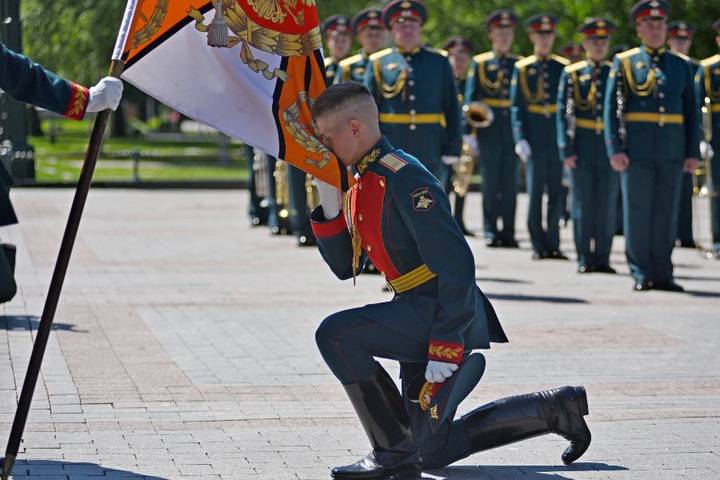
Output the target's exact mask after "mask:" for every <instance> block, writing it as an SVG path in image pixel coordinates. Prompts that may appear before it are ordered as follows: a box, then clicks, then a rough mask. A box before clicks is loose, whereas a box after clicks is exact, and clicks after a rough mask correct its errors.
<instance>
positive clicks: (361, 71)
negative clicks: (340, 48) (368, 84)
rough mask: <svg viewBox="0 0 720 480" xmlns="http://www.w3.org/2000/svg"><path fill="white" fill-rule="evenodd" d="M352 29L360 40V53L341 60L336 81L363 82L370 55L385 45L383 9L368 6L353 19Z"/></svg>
mask: <svg viewBox="0 0 720 480" xmlns="http://www.w3.org/2000/svg"><path fill="white" fill-rule="evenodd" d="M352 29H353V33H354V34H355V36H357V39H358V41H359V42H360V47H361V50H360V53H358V54H357V55H353V56H351V57H348V58H346V59H344V60H341V61H340V64H339V66H338V69H337V73H336V74H335V83H340V82H347V81H348V80H352V81H353V82H358V83H362V82H363V79H364V78H365V70H366V69H367V65H368V62H369V59H370V55H372V54H373V53H375V52H377V51H378V50H381V49H382V48H383V47H384V46H385V34H386V30H385V25H384V24H383V21H382V10H380V9H379V8H372V7H371V8H366V9H365V10H363V11H361V12H360V13H358V14H357V15H355V18H353V20H352Z"/></svg>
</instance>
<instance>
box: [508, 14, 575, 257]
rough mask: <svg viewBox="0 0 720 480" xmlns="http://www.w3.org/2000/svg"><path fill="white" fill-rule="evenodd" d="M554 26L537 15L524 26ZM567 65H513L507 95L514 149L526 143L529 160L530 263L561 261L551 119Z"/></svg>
mask: <svg viewBox="0 0 720 480" xmlns="http://www.w3.org/2000/svg"><path fill="white" fill-rule="evenodd" d="M556 23H557V20H556V19H555V18H554V17H552V16H549V15H536V16H534V17H531V18H530V19H528V20H527V21H526V25H527V26H528V28H529V29H531V30H534V31H553V30H554V29H555V24H556ZM568 64H569V62H568V60H567V59H565V58H563V57H560V56H558V55H552V54H551V55H548V56H547V57H542V58H540V57H537V56H536V55H531V56H529V57H526V58H523V59H522V60H519V61H517V62H516V63H515V69H514V71H513V77H512V82H511V89H510V98H511V103H512V108H511V113H512V124H513V137H514V140H515V143H518V142H520V141H522V140H526V141H527V142H528V143H529V144H530V149H531V151H532V154H531V155H530V158H529V160H528V162H527V188H528V197H529V201H530V205H529V208H528V220H527V226H528V231H529V233H530V240H531V242H532V247H533V251H534V257H535V258H548V257H550V258H565V257H564V256H563V255H562V253H560V232H559V225H558V224H559V220H560V214H561V213H562V198H561V195H562V188H561V187H562V172H563V164H562V161H561V160H560V153H559V151H558V146H557V140H556V139H557V131H556V122H555V113H556V111H557V92H558V85H559V81H560V75H561V74H562V71H563V68H564V67H566V66H567V65H568ZM545 191H547V197H548V201H547V222H546V223H547V229H543V221H542V217H543V215H542V213H543V207H542V199H543V193H544V192H545Z"/></svg>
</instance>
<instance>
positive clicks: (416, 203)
mask: <svg viewBox="0 0 720 480" xmlns="http://www.w3.org/2000/svg"><path fill="white" fill-rule="evenodd" d="M410 197H411V199H412V203H413V208H414V209H415V211H416V212H427V211H428V210H431V209H432V208H433V206H435V198H434V197H433V196H432V193H430V189H429V188H428V187H422V188H418V189H417V190H415V191H414V192H413V193H411V194H410Z"/></svg>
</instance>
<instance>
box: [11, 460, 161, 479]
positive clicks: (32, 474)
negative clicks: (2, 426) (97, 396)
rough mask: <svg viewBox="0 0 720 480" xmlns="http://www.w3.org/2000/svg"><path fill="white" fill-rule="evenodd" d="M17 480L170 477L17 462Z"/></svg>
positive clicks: (85, 466) (88, 465)
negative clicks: (34, 479)
mask: <svg viewBox="0 0 720 480" xmlns="http://www.w3.org/2000/svg"><path fill="white" fill-rule="evenodd" d="M11 478H13V479H17V480H21V479H22V480H25V479H28V480H29V479H31V478H37V479H40V478H47V479H60V478H62V479H65V478H70V479H75V478H77V479H80V478H82V479H88V478H92V479H97V480H102V479H103V478H112V479H119V478H122V480H170V478H169V477H156V476H152V475H143V474H142V473H138V472H133V471H128V470H121V469H117V468H109V467H103V466H102V465H98V464H96V463H76V462H65V461H62V460H17V461H16V462H15V465H14V466H13V469H12V477H11Z"/></svg>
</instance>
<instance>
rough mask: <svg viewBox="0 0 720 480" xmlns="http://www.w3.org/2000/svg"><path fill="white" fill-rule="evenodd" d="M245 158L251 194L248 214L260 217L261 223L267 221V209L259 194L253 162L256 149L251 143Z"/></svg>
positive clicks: (246, 149) (246, 148)
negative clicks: (262, 203)
mask: <svg viewBox="0 0 720 480" xmlns="http://www.w3.org/2000/svg"><path fill="white" fill-rule="evenodd" d="M244 153H245V158H246V159H247V166H248V193H249V194H250V202H248V216H249V217H250V218H251V219H252V218H253V217H258V218H260V221H261V223H265V222H266V221H267V210H266V209H264V208H263V206H262V205H261V201H262V198H260V196H258V194H257V185H256V182H255V180H256V179H255V173H254V171H253V162H254V157H255V149H254V148H253V147H251V146H250V145H245V148H244Z"/></svg>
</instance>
